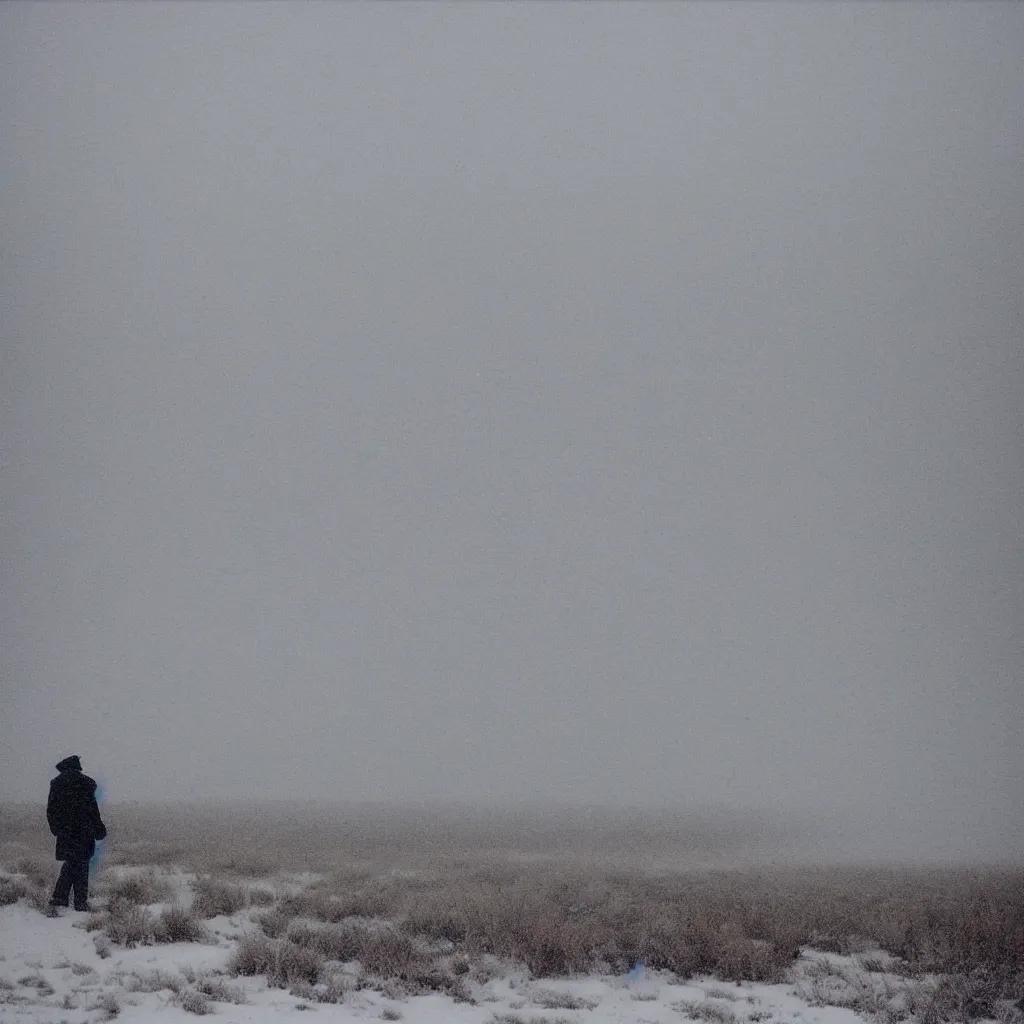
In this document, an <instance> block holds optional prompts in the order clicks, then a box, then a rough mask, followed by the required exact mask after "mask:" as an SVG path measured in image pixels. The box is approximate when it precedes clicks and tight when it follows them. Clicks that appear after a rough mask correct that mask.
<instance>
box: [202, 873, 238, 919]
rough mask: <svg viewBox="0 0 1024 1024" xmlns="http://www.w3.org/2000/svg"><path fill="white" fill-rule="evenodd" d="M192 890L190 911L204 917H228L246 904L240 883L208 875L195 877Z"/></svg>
mask: <svg viewBox="0 0 1024 1024" xmlns="http://www.w3.org/2000/svg"><path fill="white" fill-rule="evenodd" d="M192 891H193V892H194V893H195V899H194V900H193V901H192V912H193V913H194V914H197V915H198V916H199V917H204V918H211V917H219V916H221V915H224V916H226V917H229V916H230V915H231V914H235V913H237V912H238V911H239V910H241V909H242V908H243V907H244V906H245V905H246V902H247V895H248V894H247V893H246V890H245V888H244V887H243V886H241V885H235V884H233V883H231V882H222V881H220V880H219V879H216V878H209V877H207V878H197V879H196V880H195V882H193V883H192Z"/></svg>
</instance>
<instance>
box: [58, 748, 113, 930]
mask: <svg viewBox="0 0 1024 1024" xmlns="http://www.w3.org/2000/svg"><path fill="white" fill-rule="evenodd" d="M57 771H58V772H60V774H59V775H58V776H57V778H55V779H54V780H53V781H52V782H51V783H50V798H49V800H48V801H47V802H46V820H47V822H48V823H49V825H50V831H51V832H52V833H53V834H54V835H55V836H56V837H57V851H56V857H57V860H62V861H64V864H63V865H62V866H61V869H60V877H59V878H58V879H57V884H56V886H54V889H53V896H52V897H51V898H50V906H51V907H66V906H67V905H68V896H69V895H70V894H71V890H72V889H74V891H75V910H88V909H89V859H90V858H91V857H92V855H93V853H94V852H95V850H96V840H97V839H105V838H106V836H107V829H106V826H104V824H103V821H102V820H101V819H100V809H99V806H98V804H97V803H96V783H95V782H94V781H93V780H92V779H90V778H89V776H88V775H83V774H82V762H81V761H80V760H79V758H78V755H77V754H75V755H73V756H71V757H65V758H64V760H63V761H61V762H60V764H58V765H57Z"/></svg>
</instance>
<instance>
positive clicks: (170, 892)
mask: <svg viewBox="0 0 1024 1024" xmlns="http://www.w3.org/2000/svg"><path fill="white" fill-rule="evenodd" d="M96 891H97V894H98V895H101V896H106V897H107V901H108V903H115V902H117V903H129V904H133V905H135V906H147V905H149V904H152V903H163V902H166V901H167V900H170V899H171V898H172V897H173V896H174V886H172V885H171V883H170V882H169V881H168V880H167V879H166V878H161V877H160V876H159V875H158V874H157V873H156V872H155V871H144V872H133V873H132V874H129V875H120V876H110V875H108V876H106V877H104V878H103V880H102V881H101V882H100V883H99V884H98V885H97V886H96Z"/></svg>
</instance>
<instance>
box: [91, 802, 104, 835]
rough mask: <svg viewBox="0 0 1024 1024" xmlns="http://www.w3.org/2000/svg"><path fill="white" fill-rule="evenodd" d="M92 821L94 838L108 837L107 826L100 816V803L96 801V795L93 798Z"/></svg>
mask: <svg viewBox="0 0 1024 1024" xmlns="http://www.w3.org/2000/svg"><path fill="white" fill-rule="evenodd" d="M92 821H93V836H92V837H93V839H106V838H107V826H106V825H104V824H103V819H102V818H101V817H100V805H99V804H98V803H96V797H95V796H93V798H92Z"/></svg>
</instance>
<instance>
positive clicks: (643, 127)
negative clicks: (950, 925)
mask: <svg viewBox="0 0 1024 1024" xmlns="http://www.w3.org/2000/svg"><path fill="white" fill-rule="evenodd" d="M1022 57H1024V8H1022V7H1021V6H1019V5H1007V4H998V3H985V2H979V3H973V4H964V5H944V4H917V3H904V4H899V5H885V4H857V5H838V4H837V5H820V6H804V5H789V4H770V3H766V4H758V5H754V4H741V5H727V4H717V3H716V4H699V3H694V4H679V5H668V4H648V3H643V2H638V3H633V4H629V5H626V4H622V5H599V4H591V5H580V4H565V5H536V4H528V3H524V4H505V5H490V4H486V5H459V4H445V3H431V4H421V5H392V4H378V5H319V4H307V5H293V4H288V5H278V4H262V3H250V4H245V5H236V4H219V3H211V4H203V5H192V4H179V5H175V4H162V3H152V4H145V5H99V4H94V5H82V6H78V5H42V4H32V5H29V4H25V5H6V6H2V7H0V137H2V138H3V139H4V144H3V146H2V147H0V184H2V188H0V236H2V238H3V242H2V244H0V337H2V339H3V343H2V349H0V387H2V391H0V432H2V443H3V449H2V453H3V457H2V460H0V487H2V493H3V496H4V501H3V516H2V521H0V530H2V534H0V550H2V558H3V563H2V564H3V579H4V584H3V587H2V589H0V679H2V687H3V689H2V691H0V800H36V799H40V800H41V799H43V798H44V797H45V792H46V784H47V781H48V779H49V778H50V777H51V776H52V775H53V765H54V764H55V762H56V761H57V760H58V759H59V758H60V757H62V756H64V755H66V754H68V753H78V754H80V755H81V756H82V759H83V762H84V766H85V770H86V771H87V772H88V773H90V774H91V775H93V776H94V777H96V778H98V779H100V780H101V781H102V782H103V785H104V789H105V793H106V797H107V799H108V800H111V801H115V802H116V801H127V800H138V801H146V800H158V799H181V800H228V799H231V800H239V799H277V800H293V799H294V800H305V799H338V800H353V801H383V802H402V801H407V802H424V801H477V802H482V803H484V804H493V805H499V804H502V803H508V802H516V801H525V802H531V801H538V800H548V801H557V802H564V803H570V804H616V805H624V806H642V805H690V804H705V805H720V806H725V807H729V806H731V807H763V808H778V809H779V810H780V812H781V811H782V810H792V811H808V810H809V811H816V812H817V811H825V810H828V811H830V812H831V813H832V814H833V815H834V816H835V819H836V821H837V822H840V823H841V822H842V821H844V820H845V821H847V822H849V823H852V822H855V821H868V820H870V821H872V822H874V824H873V825H872V826H871V828H872V830H873V834H872V835H871V836H869V837H866V838H867V839H869V840H870V841H871V842H872V843H874V844H875V845H884V843H885V842H887V841H889V839H888V836H887V833H889V832H892V833H899V832H900V830H901V829H902V830H905V834H906V835H912V836H915V837H918V838H916V839H914V840H913V843H911V847H912V849H911V852H913V851H914V850H918V849H921V850H923V849H924V848H925V846H927V844H928V843H933V844H938V845H940V846H941V845H942V844H943V843H945V844H946V847H947V848H948V849H950V850H953V849H971V850H976V849H983V850H986V851H1002V852H1003V853H1008V852H1014V851H1019V850H1020V836H1021V835H1022V834H1024V735H1022V732H1024V730H1022V712H1021V710H1020V709H1021V706H1022V697H1024V675H1022V668H1024V642H1022V636H1024V630H1022V628H1021V627H1022V624H1024V541H1022V537H1024V530H1022V527H1024V522H1022V520H1024V513H1022V508H1024V502H1022V496H1024V402H1022V400H1021V396H1022V395H1024V330H1022V328H1024V298H1022V296H1024V201H1022V200H1024V181H1022V171H1021V169H1022V167H1024V60H1022ZM843 827H848V828H852V827H853V826H852V825H847V826H843ZM862 838H863V837H862ZM893 842H897V843H899V842H903V845H904V846H906V845H907V840H906V838H905V836H904V839H902V840H901V839H900V838H899V836H898V835H897V837H896V839H895V840H893ZM915 844H916V845H915Z"/></svg>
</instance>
